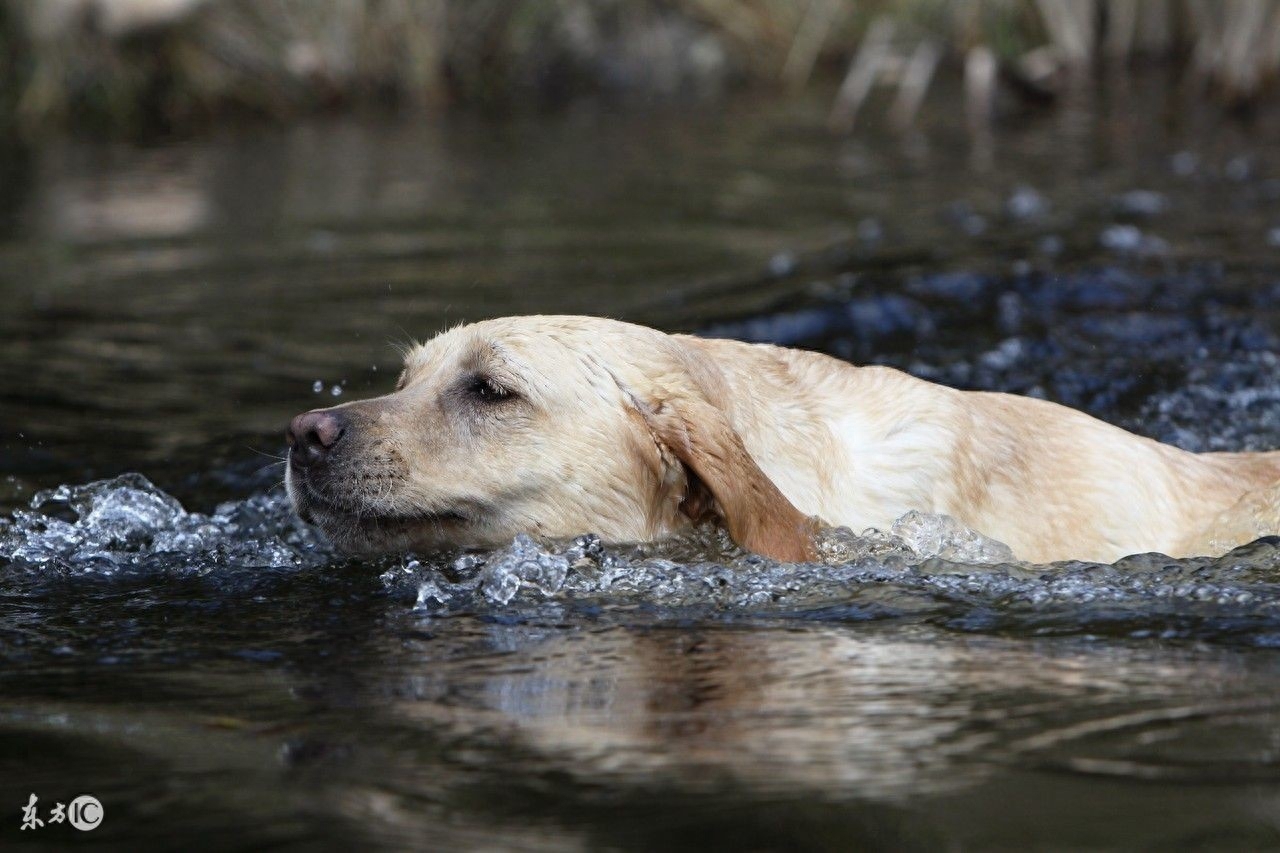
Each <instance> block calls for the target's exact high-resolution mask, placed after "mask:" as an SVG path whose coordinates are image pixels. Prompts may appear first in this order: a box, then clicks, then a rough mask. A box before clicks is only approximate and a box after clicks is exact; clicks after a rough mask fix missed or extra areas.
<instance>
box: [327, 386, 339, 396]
mask: <svg viewBox="0 0 1280 853" xmlns="http://www.w3.org/2000/svg"><path fill="white" fill-rule="evenodd" d="M329 393H330V394H332V395H333V396H335V397H341V396H342V386H341V385H334V386H333V387H332V388H330V389H329Z"/></svg>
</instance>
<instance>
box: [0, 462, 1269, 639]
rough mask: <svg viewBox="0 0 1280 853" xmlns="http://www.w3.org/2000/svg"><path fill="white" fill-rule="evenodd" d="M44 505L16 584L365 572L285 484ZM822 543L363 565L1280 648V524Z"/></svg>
mask: <svg viewBox="0 0 1280 853" xmlns="http://www.w3.org/2000/svg"><path fill="white" fill-rule="evenodd" d="M31 506H32V508H31V509H30V510H21V511H18V512H15V513H14V514H13V516H12V518H9V519H0V583H2V584H3V586H4V588H5V589H8V590H10V591H13V590H15V589H17V590H21V589H22V588H24V587H27V588H30V587H32V586H33V585H36V584H39V583H41V582H44V581H47V580H49V579H65V578H88V577H92V578H98V579H111V578H118V577H128V578H132V579H142V580H143V581H144V582H145V581H148V580H150V581H154V582H156V583H165V582H168V581H169V580H171V579H172V578H174V577H175V576H179V577H188V576H197V577H212V578H215V579H219V580H221V581H222V582H223V583H221V584H220V585H218V586H217V587H215V589H223V590H234V589H237V588H238V587H239V586H242V585H244V584H245V583H247V582H249V581H251V580H252V579H254V578H257V577H259V576H260V575H261V574H262V572H263V571H264V570H287V571H290V572H293V573H297V572H303V573H304V574H305V575H306V576H308V577H312V578H316V579H319V580H320V581H321V582H332V583H335V584H337V583H350V582H351V577H352V573H351V572H346V573H338V572H334V571H332V569H333V568H334V567H336V566H337V565H338V564H339V563H340V562H341V560H340V558H339V557H338V556H337V555H336V554H335V553H334V552H333V551H332V550H331V549H330V548H329V546H328V545H327V544H326V543H325V542H324V540H323V539H322V538H321V537H320V536H319V534H318V533H316V532H315V531H314V530H313V529H312V528H310V527H308V526H306V525H304V524H302V523H301V522H300V521H298V520H297V519H296V518H295V517H294V515H293V513H292V511H291V509H290V507H289V505H288V501H287V499H286V498H285V497H284V496H283V495H279V494H258V495H254V496H252V497H250V498H248V499H246V500H243V501H233V502H229V503H224V504H222V505H220V506H218V507H217V508H216V509H215V510H214V511H213V512H212V513H210V514H208V515H205V514H202V513H195V512H188V511H187V510H186V509H184V508H183V507H182V505H181V504H180V503H179V502H178V501H177V500H175V499H174V498H173V497H172V496H170V495H168V494H166V493H165V492H163V491H161V490H160V489H158V488H156V487H155V486H154V485H152V484H151V483H150V482H149V481H148V480H147V479H146V478H145V477H142V476H140V475H138V474H128V475H124V476H121V477H116V478H114V479H111V480H101V481H98V482H94V483H89V484H86V485H77V486H60V487H58V488H56V489H53V490H50V491H46V492H41V493H40V494H38V495H36V497H35V498H34V499H33V500H32V504H31ZM817 545H818V553H819V555H820V556H819V560H818V561H817V562H813V563H803V564H794V563H779V562H776V561H773V560H769V559H767V558H764V557H761V556H759V555H757V554H751V553H747V552H744V551H742V550H741V549H739V548H737V547H735V546H734V544H733V543H732V542H731V541H729V540H728V538H727V536H726V535H725V534H724V533H723V532H722V531H720V530H717V529H710V528H707V529H700V530H698V531H695V532H693V533H691V534H690V535H688V536H685V537H682V538H677V539H674V540H671V541H669V542H662V543H650V544H643V545H633V546H606V545H604V544H602V543H601V542H600V540H599V539H598V538H596V537H594V536H582V537H579V538H577V539H574V540H571V541H567V542H551V543H540V542H537V541H535V540H533V539H532V538H530V537H528V536H523V535H522V536H517V537H516V538H515V539H514V540H513V541H512V542H511V544H509V545H508V546H506V547H504V548H500V549H497V550H494V551H489V552H478V553H466V554H462V555H461V556H459V555H457V554H456V553H455V554H452V555H433V556H427V555H416V556H415V555H405V556H400V557H387V558H383V559H381V560H378V561H374V562H372V563H366V564H365V566H364V567H365V568H366V569H367V571H365V572H356V573H355V576H357V577H362V578H366V579H367V582H374V583H377V582H375V581H374V579H375V578H377V581H380V584H379V585H380V587H381V590H382V591H383V593H384V594H386V595H388V596H389V597H390V598H391V599H392V600H402V601H405V602H406V603H408V602H412V603H413V604H412V606H413V608H414V610H415V611H416V612H417V613H419V614H421V615H422V616H424V617H427V618H437V617H444V616H449V615H454V614H461V613H487V614H491V615H492V616H493V617H494V618H500V619H504V620H517V621H519V620H525V621H530V620H533V621H537V620H547V619H556V620H558V619H571V620H575V621H580V620H583V619H591V620H599V619H602V618H622V619H627V620H634V619H636V618H644V619H649V620H652V619H657V620H669V619H677V620H679V619H684V618H689V617H698V618H705V617H710V618H728V619H739V618H767V619H784V620H785V619H807V620H812V619H821V620H837V621H854V622H856V621H865V620H871V619H913V620H921V619H923V620H928V621H930V622H934V623H937V624H940V625H943V626H945V627H948V628H951V629H954V630H961V631H978V632H1000V633H1004V632H1011V631H1012V632H1023V633H1034V634H1045V633H1051V634H1105V635H1120V636H1129V637H1163V638H1194V639H1204V640H1221V641H1228V642H1236V643H1246V644H1250V645H1257V646H1265V647H1272V646H1280V538H1277V537H1267V538H1263V539H1259V540H1258V541H1256V542H1254V543H1252V544H1249V545H1246V546H1243V547H1241V548H1237V549H1236V550H1234V551H1232V552H1231V553H1229V554H1227V555H1225V556H1223V557H1219V558H1195V559H1180V560H1175V559H1171V558H1169V557H1165V556H1163V555H1160V554H1141V555H1136V556H1132V557H1127V558H1125V559H1123V560H1120V561H1118V562H1116V563H1115V564H1113V565H1099V564H1094V563H1084V562H1063V563H1057V564H1053V565H1031V564H1027V563H1021V562H1016V561H1015V560H1014V559H1013V554H1012V553H1011V552H1010V550H1009V548H1008V547H1007V546H1005V545H1004V544H1002V543H1000V542H996V541H994V540H991V539H989V538H987V537H984V536H982V535H981V534H979V533H977V532H976V531H973V530H970V529H968V528H966V527H964V526H963V525H961V524H959V523H957V522H956V521H955V520H954V519H951V518H949V517H947V516H941V515H930V514H927V513H920V512H911V513H907V514H906V515H904V516H903V517H902V518H900V519H898V520H897V522H895V524H894V525H893V526H892V527H891V529H890V530H887V531H878V530H866V531H862V532H861V533H854V532H852V531H850V530H847V529H843V528H835V529H828V530H826V531H824V533H823V534H822V535H821V536H820V537H819V540H818V542H817ZM339 576H341V577H339Z"/></svg>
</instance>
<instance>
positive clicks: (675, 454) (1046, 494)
mask: <svg viewBox="0 0 1280 853" xmlns="http://www.w3.org/2000/svg"><path fill="white" fill-rule="evenodd" d="M288 441H289V447H290V450H289V464H288V467H287V473H286V477H285V481H286V484H287V487H288V490H289V495H290V497H291V498H292V500H293V504H294V506H295V508H296V509H297V511H298V513H299V515H301V516H302V518H304V519H305V520H307V521H310V522H312V523H314V524H317V525H319V527H320V528H321V529H322V530H323V531H324V532H325V533H326V534H327V535H328V536H329V538H330V539H332V540H333V542H334V543H335V544H336V545H337V546H339V547H340V548H343V549H345V550H349V551H353V552H358V553H369V552H382V551H395V550H403V549H431V548H438V547H446V546H494V545H499V544H503V543H506V542H508V541H510V539H511V538H512V536H514V535H515V534H517V533H520V532H528V533H532V534H535V535H543V536H550V537H559V536H573V535H577V534H581V533H585V532H594V533H597V534H599V535H600V536H602V537H603V538H604V539H605V540H607V541H612V542H623V541H643V540H654V539H659V538H663V537H667V536H670V535H672V534H675V533H677V532H679V531H681V530H682V529H686V528H688V527H689V526H690V525H692V524H696V523H700V522H704V521H714V522H717V523H720V524H722V525H724V527H725V528H726V529H727V530H728V532H729V534H730V535H731V536H732V537H733V539H734V541H735V542H737V543H738V544H739V545H741V546H742V547H744V548H747V549H749V550H752V551H755V552H757V553H760V554H764V555H767V556H769V557H773V558H776V559H779V560H804V559H809V558H811V557H812V556H813V553H814V546H813V542H812V535H813V533H814V532H815V531H816V529H817V525H818V524H820V523H821V524H827V525H843V526H847V527H849V528H852V529H853V530H855V531H860V530H863V529H866V528H868V527H877V528H881V529H887V528H888V527H889V526H890V525H891V524H892V522H893V521H894V520H895V519H896V518H898V517H899V516H901V515H903V514H904V513H906V512H907V511H909V510H912V509H917V510H923V511H926V512H932V513H944V514H947V515H950V516H952V517H954V518H956V519H957V520H959V521H960V522H962V523H964V524H965V525H967V526H969V527H971V528H973V529H975V530H978V531H980V532H982V533H984V534H986V535H987V536H990V537H993V538H995V539H999V540H1001V541H1003V542H1005V543H1006V544H1008V545H1009V546H1010V547H1011V548H1013V550H1014V552H1015V553H1016V554H1017V555H1018V556H1019V557H1020V558H1021V559H1024V560H1032V561H1037V562H1040V561H1050V560H1060V559H1071V558H1075V559H1089V560H1104V561H1111V560H1115V559H1117V558H1119V557H1121V556H1124V555H1126V554H1131V553H1138V552H1145V551H1161V552H1164V553H1167V554H1170V555H1175V556H1177V555H1189V554H1203V553H1208V552H1210V551H1222V550H1225V549H1227V548H1229V547H1232V546H1233V545H1236V544H1240V543H1242V542H1245V541H1249V540H1251V539H1253V538H1256V537H1257V536H1259V535H1262V534H1264V533H1274V532H1280V511H1278V509H1277V500H1276V498H1277V496H1278V495H1280V485H1278V484H1280V452H1273V453H1252V454H1250V453H1202V454H1196V453H1189V452H1187V451H1184V450H1180V449H1178V448H1175V447H1171V446H1168V445H1164V444H1160V443H1158V442H1155V441H1152V440H1150V439H1147V438H1142V437H1140V436H1137V435H1133V434H1131V433H1128V432H1125V431H1124V430H1122V429H1119V428H1117V427H1114V426H1111V425H1108V424H1105V423H1103V422H1101V421H1098V420H1095V419H1094V418H1091V417H1089V416H1087V415H1084V414H1082V413H1080V412H1077V411H1074V410H1072V409H1068V408H1065V407H1063V406H1059V405H1057V404H1054V403H1049V402H1045V401H1043V400H1035V399H1030V398H1024V397H1015V396H1011V395H1008V394H997V393H985V392H962V391H956V390H953V389H950V388H945V387H942V386H939V385H935V384H932V383H929V382H925V381H922V380H919V379H915V378H913V377H911V376H908V375H906V374H904V373H900V372H899V371H896V370H892V369H889V368H884V367H854V366H852V365H849V364H846V363H844V362H841V361H837V360H835V359H833V358H828V357H827V356H823V355H818V354H815V353H810V352H801V351H797V350H790V349H782V348H779V347H773V346H767V345H759V344H744V343H739V342H736V341H727V340H706V339H701V338H695V337H688V336H685V335H667V334H664V333H662V332H658V331H655V330H653V329H648V328H644V327H642V326H635V325H631V324H628V323H621V322H617V321H613V320H605V319H600V318H595V317H536V316H535V317H508V318H503V319H497V320H489V321H486V322H482V323H475V324H473V325H467V326H461V327H458V328H454V329H451V330H449V331H447V332H443V333H441V334H440V335H438V336H437V337H435V338H434V339H433V340H431V341H430V342H428V343H426V344H423V345H421V346H418V347H416V348H415V349H414V350H413V351H411V352H410V353H409V354H408V356H407V358H406V364H405V368H404V372H403V374H401V376H400V380H399V381H398V382H397V384H396V389H395V391H394V393H391V394H388V395H387V396H385V397H378V398H376V399H372V400H364V401H359V402H353V403H346V404H344V405H341V406H336V407H334V408H330V409H318V410H315V411H311V412H307V413H305V414H302V415H299V416H298V417H296V418H294V420H293V422H292V423H291V424H290V427H289V432H288Z"/></svg>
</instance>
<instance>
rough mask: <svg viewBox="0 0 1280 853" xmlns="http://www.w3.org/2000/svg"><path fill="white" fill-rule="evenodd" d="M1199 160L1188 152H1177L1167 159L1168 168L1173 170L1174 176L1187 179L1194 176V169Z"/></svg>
mask: <svg viewBox="0 0 1280 853" xmlns="http://www.w3.org/2000/svg"><path fill="white" fill-rule="evenodd" d="M1199 163H1200V158H1198V157H1196V155H1195V154H1193V153H1191V152H1190V151H1179V152H1178V153H1177V154H1174V155H1173V156H1172V157H1171V158H1169V168H1171V169H1173V173H1174V174H1175V175H1179V176H1180V177H1184V178H1186V177H1189V176H1191V175H1193V174H1195V171H1196V168H1197V167H1198V166H1199Z"/></svg>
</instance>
